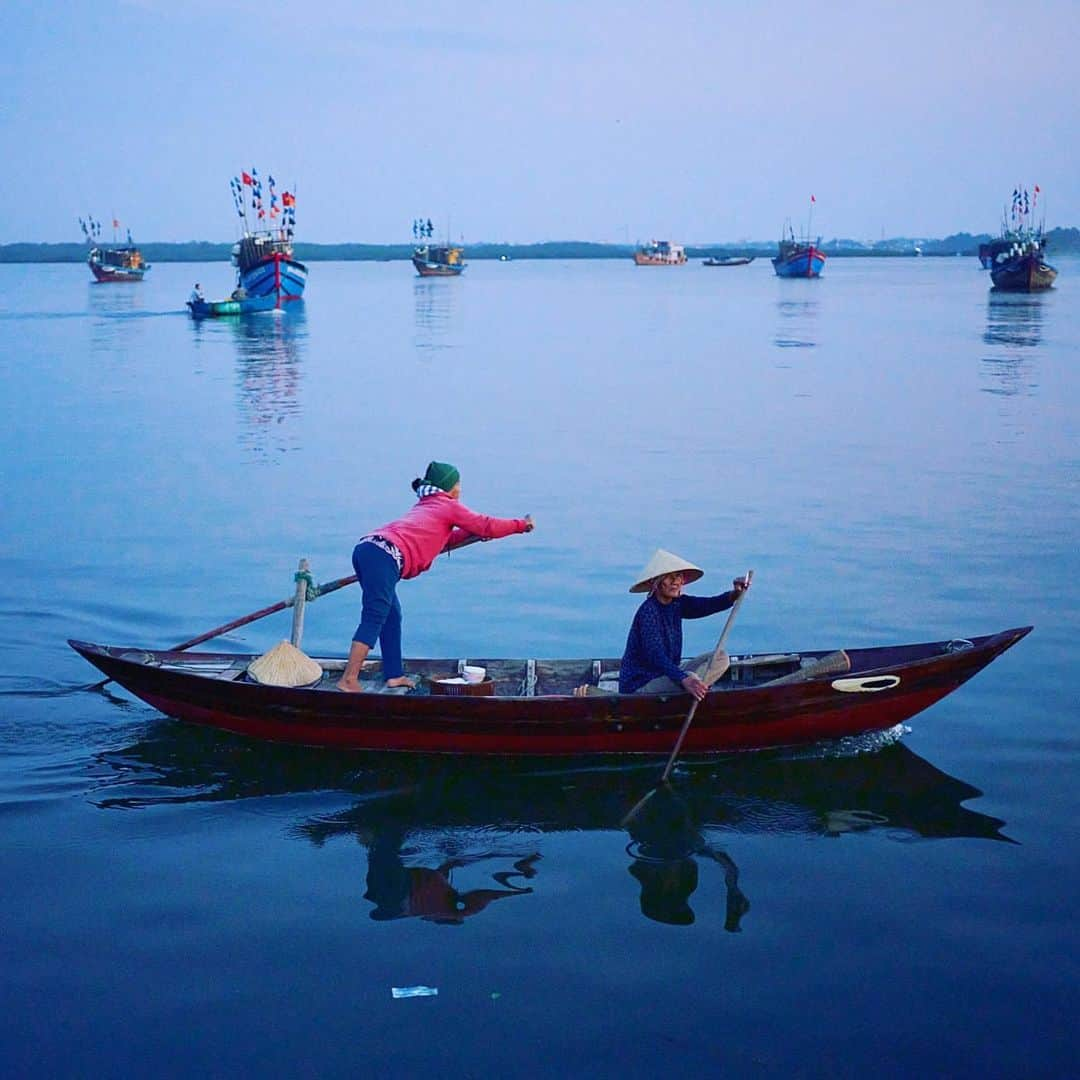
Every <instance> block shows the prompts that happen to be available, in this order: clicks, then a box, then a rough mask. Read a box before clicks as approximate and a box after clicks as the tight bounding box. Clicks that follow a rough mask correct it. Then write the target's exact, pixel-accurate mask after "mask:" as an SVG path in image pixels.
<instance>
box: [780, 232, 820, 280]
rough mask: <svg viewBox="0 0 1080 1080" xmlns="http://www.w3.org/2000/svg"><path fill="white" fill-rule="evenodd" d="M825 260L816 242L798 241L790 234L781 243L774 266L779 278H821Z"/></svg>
mask: <svg viewBox="0 0 1080 1080" xmlns="http://www.w3.org/2000/svg"><path fill="white" fill-rule="evenodd" d="M820 242H821V241H820V238H819V239H818V243H820ZM825 258H826V256H825V252H824V251H822V250H821V248H819V247H818V246H817V244H816V243H814V241H812V240H809V239H802V240H796V239H795V234H794V233H790V234H789V235H788V236H785V237H784V238H783V239H782V240H781V241H780V246H779V249H778V250H777V253H776V257H775V258H774V259H773V261H772V264H773V269H774V270H775V271H776V276H777V277H804V278H816V277H820V276H821V271H822V270H823V269H824V267H825Z"/></svg>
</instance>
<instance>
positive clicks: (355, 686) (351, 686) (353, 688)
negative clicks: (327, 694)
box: [337, 678, 364, 694]
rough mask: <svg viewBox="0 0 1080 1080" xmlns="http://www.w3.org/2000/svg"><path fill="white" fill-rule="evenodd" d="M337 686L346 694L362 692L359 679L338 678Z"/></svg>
mask: <svg viewBox="0 0 1080 1080" xmlns="http://www.w3.org/2000/svg"><path fill="white" fill-rule="evenodd" d="M337 688H338V689H339V690H344V691H345V693H346V694H362V693H363V692H364V688H363V687H362V686H361V685H360V680H359V679H344V678H342V679H339V680H338V684H337Z"/></svg>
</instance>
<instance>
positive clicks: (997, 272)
mask: <svg viewBox="0 0 1080 1080" xmlns="http://www.w3.org/2000/svg"><path fill="white" fill-rule="evenodd" d="M1039 195H1040V188H1039V186H1038V184H1036V185H1035V193H1034V198H1032V197H1031V193H1030V192H1029V191H1028V190H1027V188H1019V187H1017V188H1014V189H1013V197H1012V209H1011V210H1010V214H1009V217H1008V218H1006V217H1005V215H1004V214H1003V215H1002V222H1001V234H1000V235H999V236H998V237H996V238H995V239H994V240H991V241H990V243H988V244H980V245H979V262H980V263H981V264H982V265H983V267H984V268H985V269H988V270H989V271H990V278H991V280H992V281H993V283H994V288H995V289H998V290H1001V291H1002V292H1041V291H1042V290H1043V289H1049V288H1050V287H1051V286H1052V285H1053V284H1054V280H1055V279H1056V278H1057V270H1056V269H1055V268H1054V267H1053V266H1051V265H1050V264H1049V263H1048V262H1047V261H1046V234H1045V231H1044V223H1039V224H1036V223H1035V222H1034V221H1033V216H1034V213H1035V209H1036V206H1037V205H1038V200H1039Z"/></svg>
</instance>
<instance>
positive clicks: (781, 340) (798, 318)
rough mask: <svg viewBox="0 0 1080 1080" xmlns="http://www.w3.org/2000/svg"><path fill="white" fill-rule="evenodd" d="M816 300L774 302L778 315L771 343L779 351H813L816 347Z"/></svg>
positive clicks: (817, 307) (801, 299) (803, 299)
mask: <svg viewBox="0 0 1080 1080" xmlns="http://www.w3.org/2000/svg"><path fill="white" fill-rule="evenodd" d="M818 309H819V304H818V300H817V299H816V298H809V299H807V298H800V299H798V300H791V299H781V300H777V302H776V313H777V315H778V319H777V326H776V337H775V338H774V339H773V343H774V344H775V345H776V346H777V348H780V349H813V348H814V347H816V345H817V343H818V342H817V317H818Z"/></svg>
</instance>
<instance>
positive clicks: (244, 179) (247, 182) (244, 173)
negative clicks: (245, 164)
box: [240, 172, 251, 184]
mask: <svg viewBox="0 0 1080 1080" xmlns="http://www.w3.org/2000/svg"><path fill="white" fill-rule="evenodd" d="M240 176H241V177H242V178H243V181H244V183H245V184H250V183H251V177H250V176H248V174H247V173H246V172H242V173H241V174H240Z"/></svg>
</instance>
